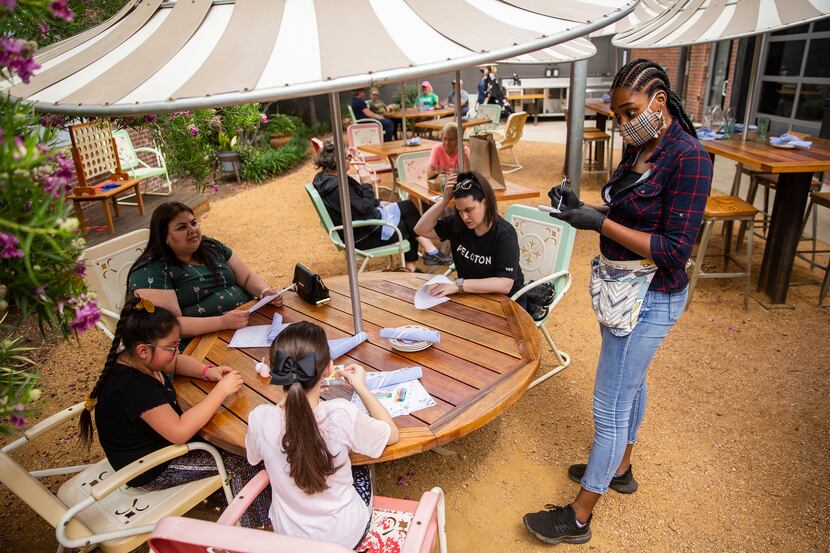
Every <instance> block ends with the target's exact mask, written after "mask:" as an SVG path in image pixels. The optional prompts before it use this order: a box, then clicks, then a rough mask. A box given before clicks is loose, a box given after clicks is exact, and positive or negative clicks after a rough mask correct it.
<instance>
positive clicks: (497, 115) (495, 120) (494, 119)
mask: <svg viewBox="0 0 830 553" xmlns="http://www.w3.org/2000/svg"><path fill="white" fill-rule="evenodd" d="M475 116H476V118H480V119H489V120H490V123H487V124H484V125H477V126H475V127H473V133H474V134H477V133H481V132H487V131H495V130H497V129H498V128H499V122H500V121H501V106H500V105H498V104H479V106H478V107H477V108H476V114H475Z"/></svg>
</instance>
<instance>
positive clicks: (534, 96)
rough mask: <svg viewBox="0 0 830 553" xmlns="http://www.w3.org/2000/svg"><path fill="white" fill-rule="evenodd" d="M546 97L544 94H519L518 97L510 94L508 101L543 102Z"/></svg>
mask: <svg viewBox="0 0 830 553" xmlns="http://www.w3.org/2000/svg"><path fill="white" fill-rule="evenodd" d="M544 98H545V95H544V94H542V93H538V94H519V95H518V96H511V95H510V94H508V95H507V99H508V100H543V99H544Z"/></svg>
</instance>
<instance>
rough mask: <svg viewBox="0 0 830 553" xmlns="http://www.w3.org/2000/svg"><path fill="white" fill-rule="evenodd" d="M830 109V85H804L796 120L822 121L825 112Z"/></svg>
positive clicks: (799, 98) (799, 97)
mask: <svg viewBox="0 0 830 553" xmlns="http://www.w3.org/2000/svg"><path fill="white" fill-rule="evenodd" d="M828 108H830V85H820V84H802V85H801V93H800V94H799V95H798V108H797V109H796V112H795V118H796V119H803V120H805V121H821V120H822V118H824V110H826V109H828Z"/></svg>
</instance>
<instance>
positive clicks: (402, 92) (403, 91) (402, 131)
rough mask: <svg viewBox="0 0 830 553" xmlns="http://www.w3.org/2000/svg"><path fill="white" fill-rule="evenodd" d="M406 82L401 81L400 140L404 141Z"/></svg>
mask: <svg viewBox="0 0 830 553" xmlns="http://www.w3.org/2000/svg"><path fill="white" fill-rule="evenodd" d="M405 89H406V81H401V138H403V139H404V140H406V90H405Z"/></svg>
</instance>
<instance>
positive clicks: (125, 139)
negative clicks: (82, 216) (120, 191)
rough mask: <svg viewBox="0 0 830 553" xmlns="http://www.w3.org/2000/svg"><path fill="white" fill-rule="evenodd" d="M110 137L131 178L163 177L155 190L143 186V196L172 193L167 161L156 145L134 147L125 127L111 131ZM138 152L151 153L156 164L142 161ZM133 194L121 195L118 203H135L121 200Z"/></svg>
mask: <svg viewBox="0 0 830 553" xmlns="http://www.w3.org/2000/svg"><path fill="white" fill-rule="evenodd" d="M112 138H113V140H115V147H116V148H117V149H118V159H119V160H121V169H123V170H124V171H126V172H127V174H128V175H129V176H130V178H131V179H138V180H146V179H150V178H152V177H164V180H163V181H162V184H161V186H160V187H159V188H157V189H156V190H153V191H150V192H148V191H147V189H146V188H145V189H144V190H142V191H141V193H142V194H143V195H145V196H169V195H170V194H172V193H173V183H172V182H170V175H169V174H168V173H167V162H166V161H164V156H163V155H162V154H161V151H160V150H159V149H158V147H155V148H135V147H134V146H133V141H132V140H131V139H130V133H129V132H127V130H126V129H118V130H117V131H112ZM139 152H144V153H148V154H153V155H154V156H155V158H156V166H155V167H153V166H152V165H150V164H148V163H146V162H144V161H143V160H142V159H141V158H140V157H138V153H139ZM133 195H134V194H128V195H126V196H121V197H120V198H119V199H118V203H121V204H124V205H136V204H134V203H131V202H125V201H123V200H124V199H126V198H130V197H132V196H133Z"/></svg>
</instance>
